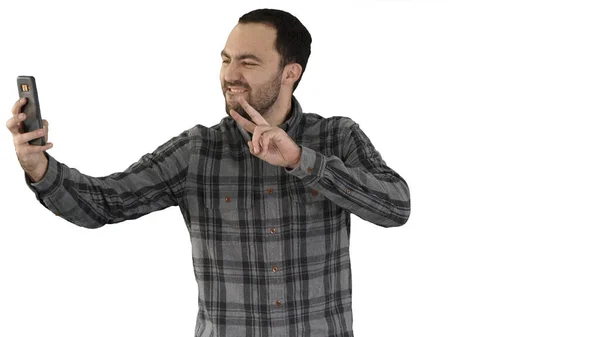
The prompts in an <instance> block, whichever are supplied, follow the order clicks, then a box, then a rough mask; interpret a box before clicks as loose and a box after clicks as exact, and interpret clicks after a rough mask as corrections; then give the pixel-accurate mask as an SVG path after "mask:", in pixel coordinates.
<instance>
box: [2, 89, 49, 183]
mask: <svg viewBox="0 0 600 337" xmlns="http://www.w3.org/2000/svg"><path fill="white" fill-rule="evenodd" d="M26 102H27V99H26V98H23V99H21V100H18V101H17V102H16V103H15V105H13V108H12V117H11V118H10V119H9V120H8V121H7V122H6V128H8V130H9V131H10V133H12V135H13V142H14V144H15V152H16V153H17V158H18V159H19V163H20V164H21V167H22V168H23V170H24V171H25V173H27V175H28V176H29V177H30V178H31V180H33V181H34V182H38V181H40V180H42V178H43V177H44V175H45V174H46V169H47V168H48V159H47V158H46V156H45V155H44V151H46V150H48V149H50V148H52V145H53V144H52V143H48V121H46V120H45V119H44V120H42V124H43V126H44V127H43V129H39V130H34V131H31V132H27V133H23V132H22V127H21V126H22V125H21V123H22V122H23V121H24V120H25V117H26V116H25V114H24V113H21V107H22V106H23V105H25V103H26ZM38 131H39V132H38ZM41 136H44V138H45V139H46V145H43V146H40V145H31V144H29V141H30V140H33V139H36V138H39V137H41Z"/></svg>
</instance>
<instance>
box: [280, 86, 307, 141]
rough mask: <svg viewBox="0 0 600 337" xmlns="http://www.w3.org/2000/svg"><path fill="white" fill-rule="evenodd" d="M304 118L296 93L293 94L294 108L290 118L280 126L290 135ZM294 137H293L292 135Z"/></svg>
mask: <svg viewBox="0 0 600 337" xmlns="http://www.w3.org/2000/svg"><path fill="white" fill-rule="evenodd" d="M301 118H302V107H301V106H300V103H299V102H298V100H297V99H296V97H295V96H294V95H292V108H291V110H290V113H289V116H288V118H287V119H286V120H285V121H284V122H283V123H282V124H281V125H279V127H280V128H281V129H283V131H285V132H286V133H287V134H288V135H290V136H291V135H292V133H293V132H295V131H296V129H297V128H298V123H299V122H300V119H301ZM292 138H293V137H292Z"/></svg>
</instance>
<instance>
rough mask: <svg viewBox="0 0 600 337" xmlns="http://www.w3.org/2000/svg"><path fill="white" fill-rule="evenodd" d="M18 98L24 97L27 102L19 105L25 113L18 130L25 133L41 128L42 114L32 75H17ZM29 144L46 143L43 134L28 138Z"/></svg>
mask: <svg viewBox="0 0 600 337" xmlns="http://www.w3.org/2000/svg"><path fill="white" fill-rule="evenodd" d="M17 86H18V87H19V99H21V98H23V97H25V98H27V102H26V103H25V105H23V106H22V107H21V112H22V113H25V114H26V115H27V118H25V120H24V121H22V122H21V128H20V129H19V131H20V132H22V133H26V132H31V131H34V130H37V129H41V128H43V126H44V125H43V124H42V114H41V112H40V101H39V99H38V92H37V86H36V85H35V78H34V77H33V76H18V77H17ZM29 144H31V145H46V140H45V139H44V136H42V137H39V138H36V139H33V140H30V141H29Z"/></svg>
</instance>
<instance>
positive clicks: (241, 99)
mask: <svg viewBox="0 0 600 337" xmlns="http://www.w3.org/2000/svg"><path fill="white" fill-rule="evenodd" d="M238 102H239V103H240V104H241V105H242V107H243V108H244V110H245V111H246V112H247V113H248V115H249V116H250V117H252V120H253V121H254V122H255V123H256V125H269V126H270V124H269V122H267V121H266V120H265V119H264V117H263V116H262V115H261V114H259V113H258V111H256V110H254V108H253V107H252V106H251V105H250V104H249V103H248V102H247V101H246V99H245V98H244V97H242V96H240V97H239V98H238Z"/></svg>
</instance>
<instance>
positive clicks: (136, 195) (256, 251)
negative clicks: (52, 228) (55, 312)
mask: <svg viewBox="0 0 600 337" xmlns="http://www.w3.org/2000/svg"><path fill="white" fill-rule="evenodd" d="M279 127H280V128H282V129H283V130H285V131H286V132H287V134H288V135H289V136H290V137H291V138H292V139H293V140H294V141H295V142H296V143H297V144H298V145H299V146H301V147H302V156H301V160H300V166H298V167H297V168H295V169H289V168H285V167H279V166H273V165H271V164H269V163H267V162H265V161H262V160H260V159H259V158H257V157H255V156H253V155H252V154H251V153H250V152H249V150H248V146H247V144H246V141H245V140H244V138H243V136H242V134H241V133H240V130H239V129H238V127H237V123H236V122H235V121H234V120H233V119H232V118H231V117H229V116H226V117H224V118H223V119H222V120H221V122H220V123H219V124H217V125H214V126H212V127H210V128H207V127H204V126H202V125H196V126H194V127H192V128H191V129H188V130H186V131H184V132H182V133H181V134H179V135H178V136H176V137H173V138H171V139H170V140H169V141H167V142H166V143H164V144H163V145H161V146H159V147H158V148H157V149H156V150H155V151H154V152H152V153H148V154H145V155H143V156H142V157H141V159H140V160H139V161H138V162H136V163H134V164H132V165H131V166H130V167H129V168H127V169H126V170H125V171H124V172H118V173H113V174H111V175H109V176H105V177H90V176H87V175H84V174H81V173H80V172H79V171H77V170H76V169H73V168H70V167H68V166H66V165H64V164H62V163H60V162H58V161H57V160H55V159H54V158H53V157H52V156H50V155H48V154H47V153H46V156H47V157H48V160H49V163H48V170H47V172H46V175H45V176H44V178H43V179H42V180H41V181H39V182H38V183H32V182H31V180H29V177H28V176H27V175H25V179H26V182H27V184H28V186H29V188H31V190H32V191H33V192H34V193H35V195H36V198H37V199H38V200H39V201H40V202H41V203H42V205H44V207H46V208H47V209H49V210H51V211H52V212H54V213H55V214H56V215H59V216H61V217H62V218H63V219H65V220H67V221H69V222H71V223H73V224H75V225H77V226H82V227H86V228H99V227H101V226H103V225H105V224H113V223H118V222H122V221H125V220H131V219H136V218H139V217H141V216H143V215H145V214H148V213H150V212H154V211H158V210H161V209H164V208H167V207H170V206H178V207H179V209H180V210H181V214H182V215H183V218H184V220H185V224H186V226H187V229H188V231H189V233H190V240H191V245H192V255H193V266H194V273H195V276H196V281H197V283H198V307H199V310H198V315H197V319H196V329H195V337H217V336H227V337H238V336H240V337H241V336H245V337H259V336H261V337H262V336H273V337H275V336H277V337H280V336H289V337H309V336H310V337H352V336H353V329H352V273H351V269H350V254H349V253H350V252H349V239H350V214H351V213H354V214H356V215H357V216H359V217H360V218H362V219H364V220H366V221H369V222H371V223H374V224H376V225H378V226H382V227H396V226H400V225H403V224H404V223H406V221H407V220H408V217H409V214H410V196H409V189H408V186H407V185H406V182H405V181H404V179H402V178H401V177H400V176H399V175H398V174H397V173H396V172H395V171H393V170H392V169H391V168H389V167H388V166H386V164H385V162H384V161H383V159H382V158H381V155H380V154H379V152H378V151H377V150H375V148H374V147H373V145H372V144H371V142H370V141H369V139H368V138H367V136H366V135H365V134H364V133H363V131H362V130H361V129H360V128H359V126H358V124H357V123H355V122H354V121H352V120H351V119H350V118H347V117H338V116H336V117H331V118H323V117H321V116H319V115H317V114H313V113H304V112H302V108H301V107H300V104H299V103H298V101H297V100H296V98H295V97H292V111H291V114H290V115H289V117H288V119H287V120H286V121H285V122H284V123H283V124H282V125H280V126H279Z"/></svg>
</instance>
